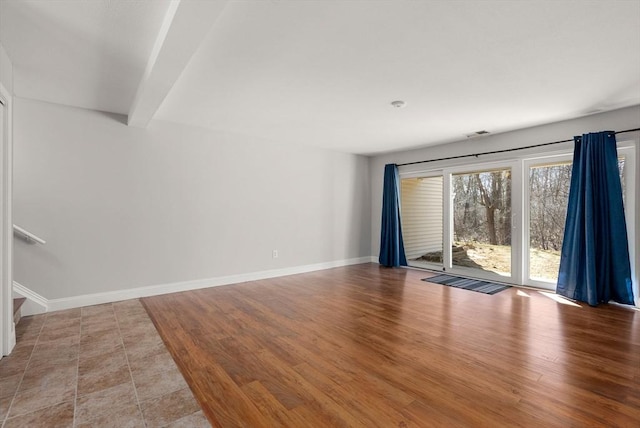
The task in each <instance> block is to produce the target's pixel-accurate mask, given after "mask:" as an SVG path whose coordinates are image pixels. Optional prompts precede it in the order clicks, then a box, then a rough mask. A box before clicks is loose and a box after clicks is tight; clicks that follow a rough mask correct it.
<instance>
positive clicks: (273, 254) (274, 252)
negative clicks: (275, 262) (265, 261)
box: [271, 250, 278, 259]
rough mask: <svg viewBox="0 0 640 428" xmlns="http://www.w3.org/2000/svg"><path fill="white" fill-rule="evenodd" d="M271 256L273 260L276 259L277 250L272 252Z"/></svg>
mask: <svg viewBox="0 0 640 428" xmlns="http://www.w3.org/2000/svg"><path fill="white" fill-rule="evenodd" d="M271 255H272V256H273V258H274V259H277V258H278V250H273V253H271Z"/></svg>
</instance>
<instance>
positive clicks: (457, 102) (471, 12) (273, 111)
mask: <svg viewBox="0 0 640 428" xmlns="http://www.w3.org/2000/svg"><path fill="white" fill-rule="evenodd" d="M209 3H220V7H219V10H217V11H216V12H215V14H213V13H211V12H207V13H209V15H206V14H205V13H204V12H203V13H202V14H198V13H197V8H198V7H202V5H201V4H200V5H199V4H198V2H197V1H196V0H182V2H180V3H177V2H173V7H174V8H175V7H177V8H178V12H180V11H181V9H180V8H182V10H183V11H184V10H185V8H192V9H191V15H187V14H183V15H182V16H192V17H191V18H188V19H192V20H193V26H192V27H193V28H196V27H198V28H199V29H200V33H201V35H198V36H197V37H196V38H195V39H197V40H194V37H193V34H191V35H189V34H188V31H189V30H188V28H189V27H190V26H189V25H185V23H184V22H182V24H180V23H176V22H175V21H174V22H173V25H169V26H168V27H167V22H168V23H169V24H171V22H170V21H171V20H168V19H167V11H169V10H170V9H171V7H172V6H171V2H169V1H163V0H148V1H125V0H111V1H108V0H92V1H84V2H78V1H67V0H58V1H53V2H45V1H13V0H2V2H1V3H0V8H1V9H0V12H1V18H0V42H1V43H2V44H3V46H4V47H5V49H6V50H7V52H8V54H9V56H10V58H11V60H12V62H13V64H14V76H15V77H14V91H15V94H16V96H19V97H26V98H33V99H41V100H44V101H49V102H56V103H60V104H66V105H72V106H79V107H85V108H92V109H97V110H104V111H109V112H115V113H121V114H132V112H135V108H136V106H135V105H134V104H135V103H134V98H136V93H137V92H140V93H139V94H138V98H139V97H140V96H141V95H140V94H141V93H142V92H141V88H143V87H145V86H144V85H145V82H146V83H147V86H146V87H147V88H148V87H149V85H148V83H149V81H150V80H151V77H149V76H152V77H153V75H154V74H153V73H154V72H155V75H156V76H158V75H159V76H162V77H163V78H164V77H165V76H166V75H167V74H168V73H164V72H163V71H164V70H166V69H167V67H169V68H170V66H171V65H172V64H173V65H174V68H175V64H176V62H174V63H172V62H171V61H172V58H176V53H179V51H180V49H179V47H176V46H179V43H177V42H176V40H177V41H181V40H187V39H188V40H189V41H188V43H187V42H185V46H184V49H185V50H188V49H190V50H188V51H189V55H187V57H186V58H183V59H182V60H180V61H183V62H184V64H183V63H182V62H179V65H180V70H178V71H179V73H176V70H173V73H172V74H173V77H171V78H165V80H164V81H163V82H162V85H156V86H154V87H158V86H160V87H162V88H163V89H154V90H153V91H155V92H154V94H153V95H154V96H155V99H158V100H160V101H161V102H160V101H159V102H158V103H157V107H154V108H153V110H152V111H151V113H152V114H151V115H150V116H149V117H153V118H155V119H161V120H167V121H174V122H179V123H184V124H189V125H196V126H203V127H208V128H213V129H217V130H222V131H229V132H237V133H244V134H247V135H252V136H258V137H262V138H265V139H268V140H273V141H277V142H287V143H293V144H305V145H313V146H318V147H324V148H329V149H335V150H341V151H347V152H352V153H362V154H373V153H380V152H387V151H392V150H398V149H405V148H413V147H422V146H426V145H430V144H438V143H443V142H449V141H457V140H460V139H463V138H465V135H466V134H470V133H472V132H474V131H478V130H484V129H486V130H488V131H491V132H493V133H497V132H503V131H507V130H513V129H517V128H522V127H527V126H532V125H537V124H542V123H548V122H554V121H558V120H563V119H568V118H573V117H578V116H583V115H586V114H591V113H594V112H598V111H605V110H612V109H615V108H620V107H624V106H629V105H635V104H640V1H635V0H631V1H611V0H603V1H589V2H576V1H554V2H548V1H518V2H506V1H293V0H292V1H276V0H273V1H269V0H253V1H252V0H245V1H224V2H223V1H217V0H212V1H211V2H209ZM193 8H196V9H193ZM194 11H196V12H194ZM184 19H187V18H184ZM205 24H206V25H207V27H206V28H205V29H206V31H202V29H203V25H205ZM163 28H164V29H165V30H166V29H167V28H168V36H167V35H166V34H164V33H163ZM185 28H187V29H186V30H185ZM194 31H195V30H194ZM200 33H199V34H200ZM189 36H191V37H190V38H189ZM167 40H169V41H171V43H168V42H166V41H167ZM163 42H164V45H163ZM187 44H188V45H189V46H186V45H187ZM154 46H155V47H156V49H155V50H154ZM187 48H188V49H187ZM158 49H160V50H159V51H158ZM191 51H193V53H191ZM158 52H160V53H161V55H159V56H157V57H158V58H160V59H157V58H156V56H155V55H156V54H157V53H158ZM183 56H184V55H183ZM176 61H178V60H176ZM145 70H146V71H145ZM169 74H171V73H169ZM153 91H152V92H153ZM147 92H149V90H148V91H147ZM394 100H404V101H405V102H406V107H404V108H402V109H397V108H394V107H392V106H391V105H390V103H391V101H394ZM151 104H153V103H151ZM136 105H137V104H136ZM132 106H133V107H132Z"/></svg>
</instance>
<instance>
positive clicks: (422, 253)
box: [401, 176, 443, 266]
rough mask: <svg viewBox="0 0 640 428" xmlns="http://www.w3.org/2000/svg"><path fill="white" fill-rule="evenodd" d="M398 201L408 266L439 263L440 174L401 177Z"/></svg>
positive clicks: (440, 240) (440, 234) (440, 251)
mask: <svg viewBox="0 0 640 428" xmlns="http://www.w3.org/2000/svg"><path fill="white" fill-rule="evenodd" d="M401 203H402V237H403V240H404V249H405V253H406V255H407V261H408V263H409V265H411V266H421V265H423V266H426V265H425V263H437V264H439V265H442V237H443V235H442V230H443V218H442V176H438V177H420V178H407V179H403V180H402V194H401Z"/></svg>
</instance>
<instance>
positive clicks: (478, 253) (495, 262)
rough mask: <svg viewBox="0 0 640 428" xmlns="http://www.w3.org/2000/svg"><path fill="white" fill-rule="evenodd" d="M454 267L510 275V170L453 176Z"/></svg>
mask: <svg viewBox="0 0 640 428" xmlns="http://www.w3.org/2000/svg"><path fill="white" fill-rule="evenodd" d="M452 191H453V192H454V195H453V241H454V242H453V248H452V262H453V265H454V266H461V267H467V268H474V269H480V270H484V271H489V272H494V273H497V274H500V275H506V276H510V275H511V170H510V169H500V170H492V171H480V172H473V173H464V174H454V175H453V176H452Z"/></svg>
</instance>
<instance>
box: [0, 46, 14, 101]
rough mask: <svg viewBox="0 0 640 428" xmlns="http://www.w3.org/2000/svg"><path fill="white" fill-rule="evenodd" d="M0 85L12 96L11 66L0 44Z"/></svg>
mask: <svg viewBox="0 0 640 428" xmlns="http://www.w3.org/2000/svg"><path fill="white" fill-rule="evenodd" d="M0 83H1V84H2V86H4V88H5V89H6V90H7V91H9V93H10V94H13V66H12V65H11V60H10V59H9V56H8V55H7V52H6V51H5V50H4V47H3V46H2V44H0Z"/></svg>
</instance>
